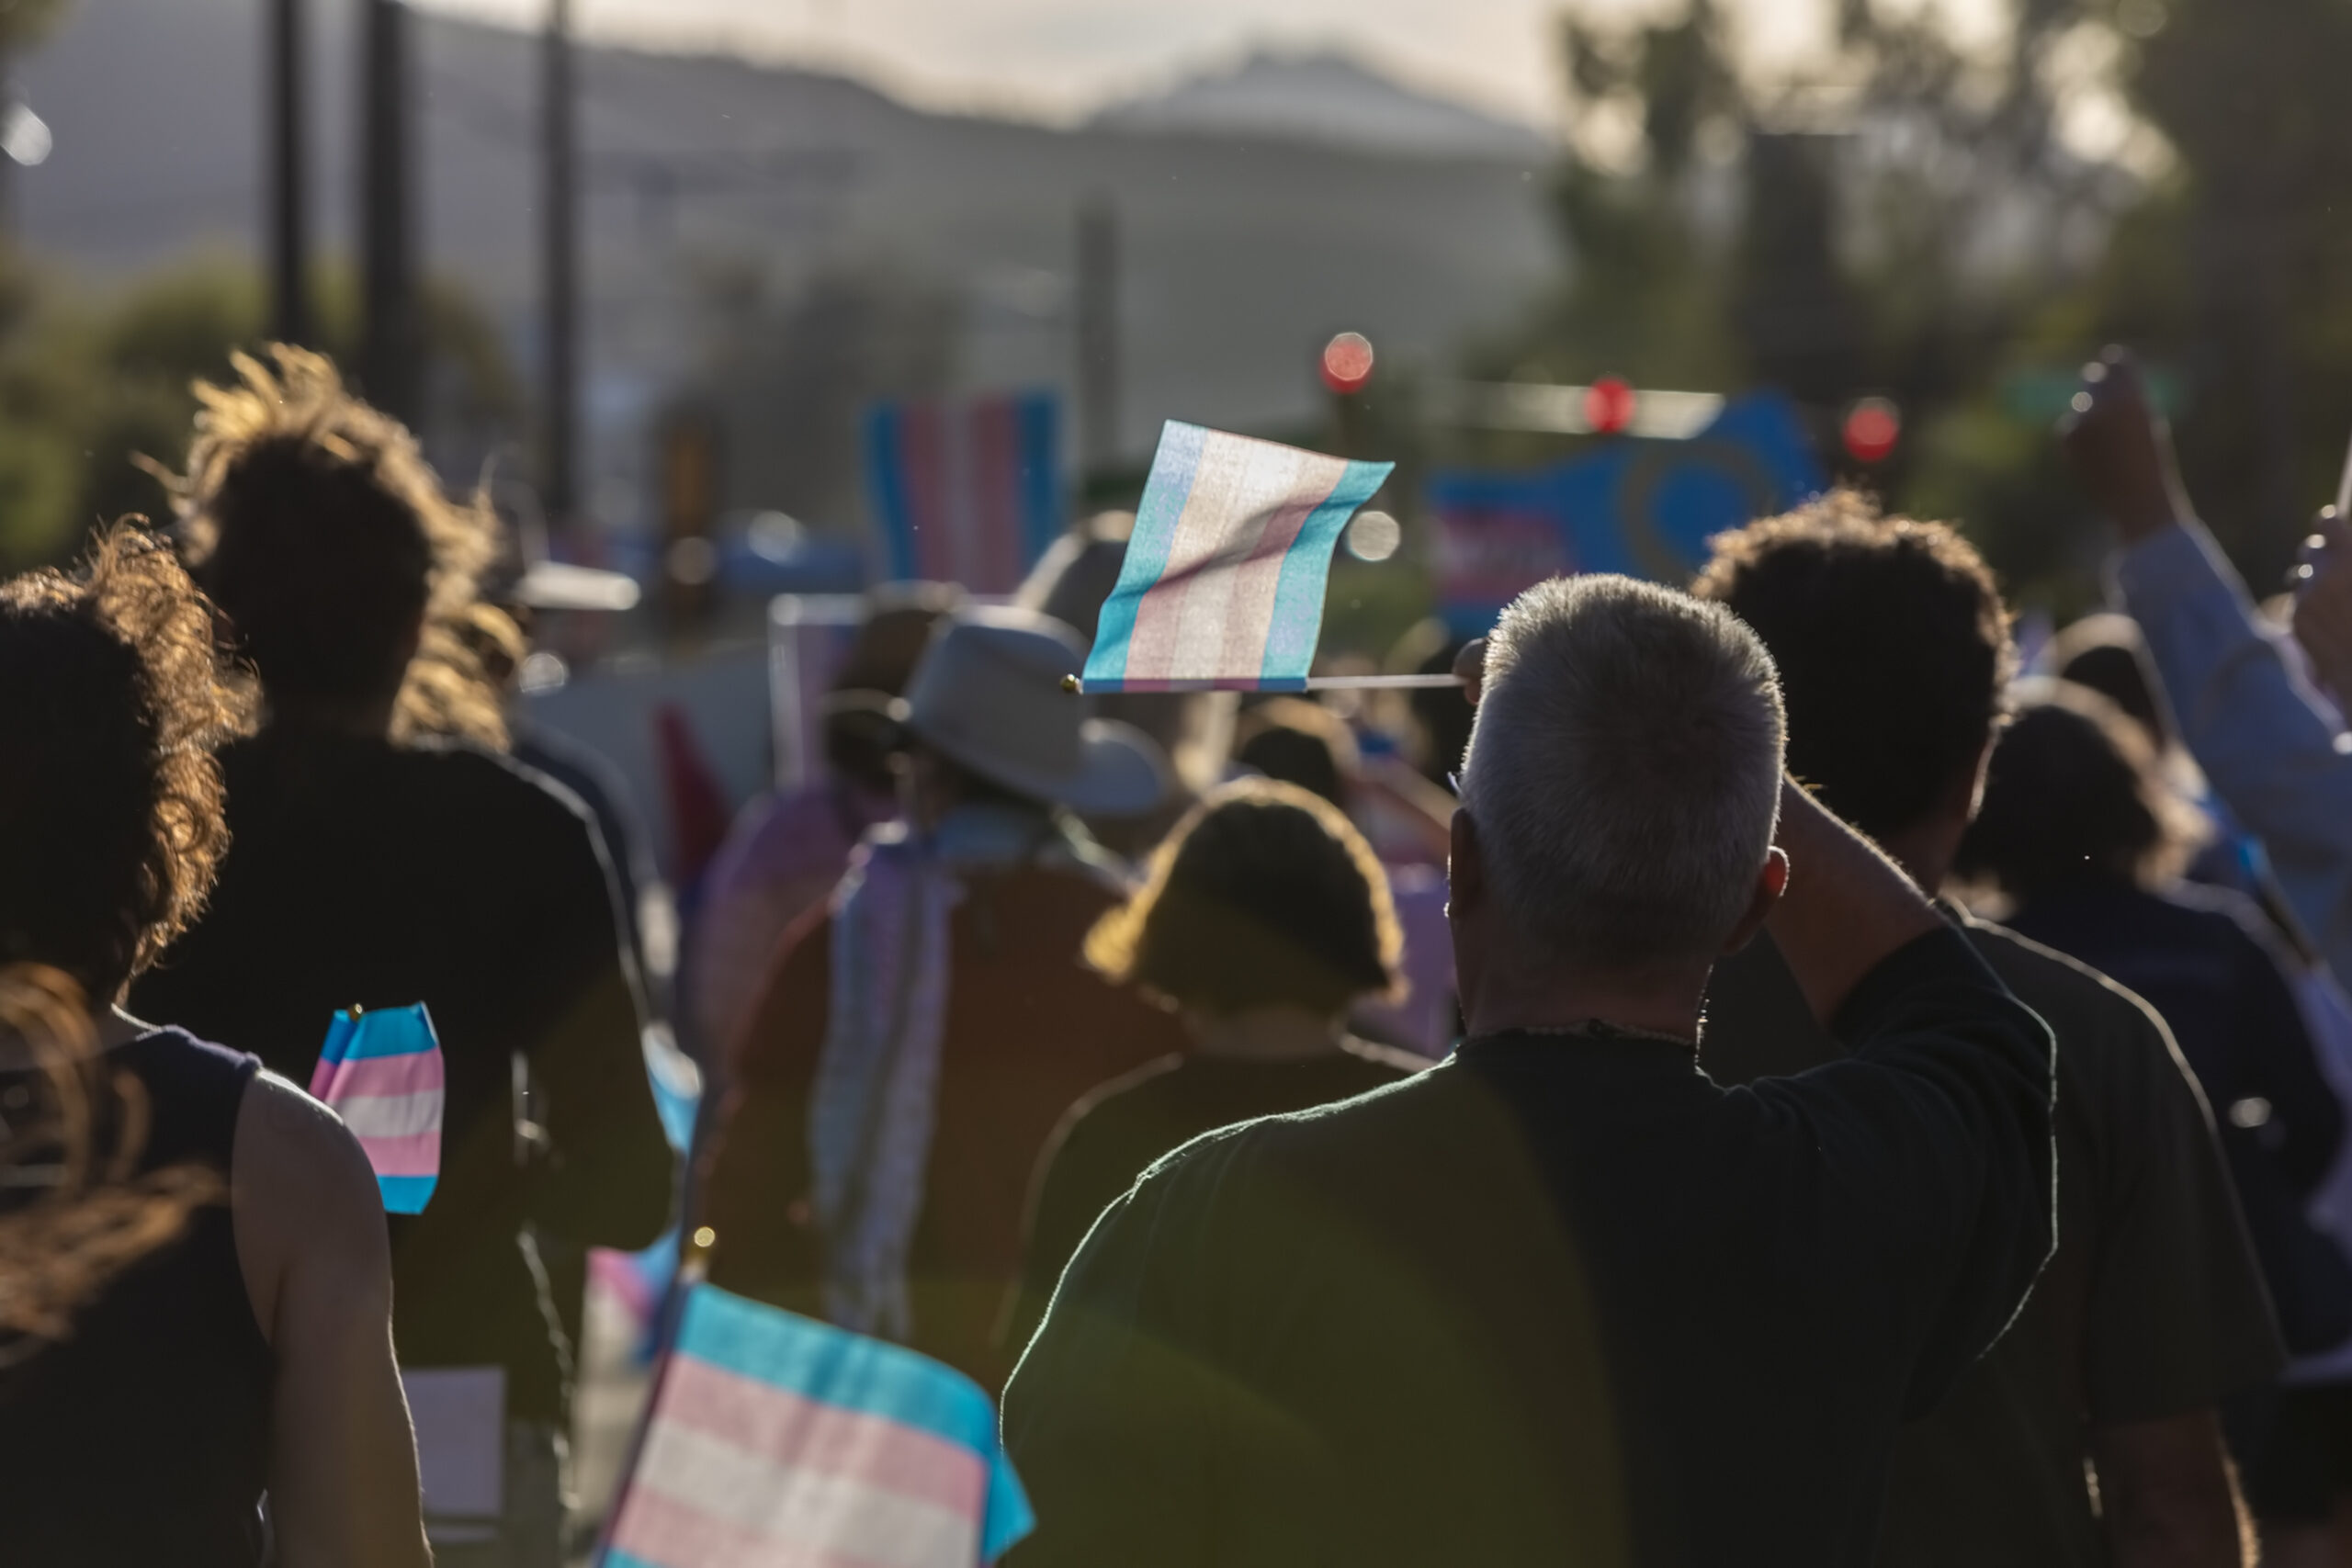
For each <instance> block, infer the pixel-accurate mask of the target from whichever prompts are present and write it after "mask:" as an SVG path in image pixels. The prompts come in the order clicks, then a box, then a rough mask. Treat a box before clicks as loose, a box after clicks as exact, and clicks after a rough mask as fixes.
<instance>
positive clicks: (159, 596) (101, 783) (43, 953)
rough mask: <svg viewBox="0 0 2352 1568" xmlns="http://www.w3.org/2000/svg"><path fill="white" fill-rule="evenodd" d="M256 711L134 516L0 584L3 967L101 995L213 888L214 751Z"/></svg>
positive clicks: (180, 577) (217, 840) (108, 996)
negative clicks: (74, 553) (76, 552)
mask: <svg viewBox="0 0 2352 1568" xmlns="http://www.w3.org/2000/svg"><path fill="white" fill-rule="evenodd" d="M249 716H250V707H249V705H248V704H247V703H246V701H245V700H244V699H243V695H242V694H241V693H240V692H239V690H238V689H237V688H236V686H235V685H234V684H233V683H232V681H231V680H230V679H229V671H228V670H227V668H226V666H225V664H224V662H223V660H222V659H221V657H220V650H219V649H218V648H217V647H216V646H215V643H214V627H213V616H212V612H211V608H210V606H209V605H208V604H206V603H205V602H204V598H203V595H202V594H200V593H198V592H197V589H196V587H195V585H194V584H193V583H191V582H190V581H188V577H187V572H186V571H185V570H182V569H181V567H180V563H179V561H178V559H177V558H175V556H174V555H173V553H172V549H171V547H170V546H169V545H168V544H167V543H165V542H164V540H163V539H161V538H159V537H157V536H155V535H153V534H152V533H149V532H147V531H146V530H144V529H143V528H141V527H138V526H134V525H130V524H128V523H126V524H123V525H118V526H116V527H113V528H110V529H107V531H105V532H104V533H102V534H100V535H99V536H98V538H97V540H96V544H95V546H94V547H92V549H91V552H90V555H89V558H88V559H87V561H86V562H85V564H84V565H83V566H82V568H81V569H80V570H77V571H74V572H73V573H71V574H68V573H65V572H58V571H37V572H32V573H29V574H28V575H26V576H23V577H19V578H16V579H14V580H12V581H8V582H6V583H0V963H38V964H49V965H51V966H52V967H54V968H57V969H60V970H62V971H63V972H64V973H65V974H67V975H69V976H73V978H74V982H75V983H76V984H77V985H79V986H80V987H82V988H83V989H84V990H85V992H87V993H88V994H89V995H90V996H92V997H94V998H97V999H99V1000H101V1001H111V1000H112V999H113V998H116V997H117V996H119V995H120V993H121V991H122V988H123V987H124V986H125V985H127V984H128V983H129V982H130V978H131V977H132V976H135V975H137V974H138V973H139V972H140V971H141V970H142V969H144V968H146V967H147V965H148V964H152V963H153V962H154V960H155V957H156V955H157V954H158V953H161V952H162V951H163V950H164V946H165V944H167V943H168V942H170V941H171V940H172V939H173V938H174V937H175V936H177V935H178V934H179V933H180V932H181V931H183V930H185V929H186V928H187V924H188V922H189V921H190V920H192V919H194V918H195V916H196V913H197V911H198V909H199V908H202V906H203V903H204V899H205V896H206V895H207V894H208V893H209V892H210V891H211V888H212V880H213V877H214V875H215V874H216V873H217V872H218V870H219V867H220V857H221V854H222V852H224V851H225V850H226V849H227V848H228V842H229V830H228V827H227V825H226V823H225V822H224V820H223V818H222V816H221V787H220V768H219V766H218V764H217V763H216V762H215V761H213V756H212V750H213V748H214V747H215V746H217V745H218V744H220V742H221V741H222V740H224V739H228V738H229V737H230V736H232V735H233V734H235V733H237V732H238V731H239V730H241V729H242V728H244V726H245V724H246V722H247V720H248V718H249Z"/></svg>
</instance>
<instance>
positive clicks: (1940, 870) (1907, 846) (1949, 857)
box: [1878, 816, 1968, 898]
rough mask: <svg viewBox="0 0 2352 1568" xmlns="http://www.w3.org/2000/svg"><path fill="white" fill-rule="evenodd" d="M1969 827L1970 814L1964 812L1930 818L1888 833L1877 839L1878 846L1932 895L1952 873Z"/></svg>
mask: <svg viewBox="0 0 2352 1568" xmlns="http://www.w3.org/2000/svg"><path fill="white" fill-rule="evenodd" d="M1967 831H1968V818H1966V817H1964V816H1954V817H1948V818H1947V817H1937V818H1929V819H1928V820H1927V821H1925V822H1918V823H1915V824H1913V825H1912V826H1910V827H1908V828H1905V829H1901V830H1900V831H1897V832H1894V833H1889V834H1887V835H1886V836H1884V837H1883V838H1882V839H1880V840H1878V847H1879V848H1880V849H1883V850H1884V851H1885V852H1887V855H1888V857H1889V858H1890V859H1892V860H1893V861H1894V863H1895V864H1897V865H1899V866H1901V867H1902V868H1903V872H1904V874H1905V875H1906V876H1908V877H1909V878H1910V879H1911V880H1912V881H1914V882H1916V883H1917V884H1918V885H1919V891H1920V892H1922V893H1924V894H1926V895H1927V896H1928V897H1930V898H1932V897H1935V896H1936V895H1937V894H1938V893H1939V892H1940V891H1941V890H1942V888H1943V885H1944V879H1945V878H1946V877H1948V876H1950V875H1951V863H1952V861H1953V859H1954V858H1955V857H1957V856H1958V855H1959V853H1960V840H1961V836H1962V834H1964V833H1966V832H1967Z"/></svg>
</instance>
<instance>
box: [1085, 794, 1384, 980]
mask: <svg viewBox="0 0 2352 1568" xmlns="http://www.w3.org/2000/svg"><path fill="white" fill-rule="evenodd" d="M1403 946H1404V942H1403V939H1402V938H1401V937H1400V936H1399V935H1398V932H1397V915H1396V910H1395V909H1394V908H1393V907H1392V906H1391V905H1390V903H1389V898H1388V878H1387V876H1386V874H1385V873H1383V872H1382V871H1381V869H1380V862H1379V861H1378V860H1377V859H1375V858H1374V855H1373V852H1372V849H1371V846H1369V845H1367V844H1366V843H1365V842H1364V841H1363V835H1361V834H1359V833H1358V832H1357V831H1356V830H1355V829H1354V828H1353V827H1352V826H1351V825H1350V823H1349V821H1348V819H1347V818H1345V817H1343V816H1341V815H1340V812H1339V811H1338V809H1337V808H1336V807H1332V806H1331V805H1329V803H1328V802H1326V801H1323V800H1321V799H1319V798H1317V796H1315V795H1309V794H1307V793H1306V791H1305V790H1303V789H1299V788H1296V787H1295V786H1294V785H1291V784H1277V783H1275V782H1274V781H1273V780H1272V779H1243V780H1240V781H1238V782H1237V783H1234V784H1226V785H1223V786H1221V787H1219V788H1218V789H1216V791H1214V792H1213V793H1211V794H1210V795H1209V796H1208V797H1207V799H1205V800H1204V801H1203V802H1202V803H1201V804H1200V805H1199V806H1197V807H1194V808H1193V811H1192V813H1191V814H1190V815H1189V816H1187V817H1186V818H1184V820H1183V821H1182V822H1181V823H1179V824H1178V825H1177V828H1176V831H1175V832H1174V833H1173V834H1171V835H1170V837H1169V840H1168V841H1167V842H1166V843H1165V844H1163V845H1161V846H1160V849H1159V852H1158V853H1157V854H1156V855H1155V856H1154V857H1153V859H1152V865H1151V875H1150V878H1149V880H1148V881H1147V882H1146V883H1145V885H1144V886H1143V888H1142V890H1141V891H1139V892H1137V893H1136V895H1135V897H1132V898H1130V899H1128V900H1127V902H1126V903H1125V904H1124V905H1122V906H1120V907H1119V908H1115V909H1114V910H1112V911H1111V912H1110V913H1109V914H1107V915H1105V916H1103V919H1101V920H1099V921H1097V922H1096V924H1095V927H1094V929H1093V931H1091V932H1089V933H1088V934H1087V938H1086V959H1087V962H1088V963H1090V964H1092V965H1093V966H1094V967H1095V968H1097V969H1099V970H1101V971H1102V972H1103V974H1104V975H1106V976H1109V977H1110V978H1112V979H1114V980H1118V981H1127V980H1132V981H1134V982H1136V984H1137V985H1140V986H1142V987H1144V988H1145V989H1147V990H1149V991H1152V992H1155V993H1157V994H1158V995H1159V996H1162V997H1165V998H1169V999H1170V1000H1171V1001H1174V1002H1175V1003H1177V1004H1178V1005H1179V1006H1182V1007H1191V1008H1198V1009H1200V1010H1203V1011H1205V1012H1213V1013H1233V1012H1240V1011H1244V1010H1249V1009H1251V1008H1261V1007H1276V1006H1283V1005H1285V1004H1287V1005H1290V1006H1294V1007H1302V1008H1306V1009H1307V1010H1311V1011H1315V1012H1319V1013H1329V1014H1337V1013H1339V1012H1340V1011H1342V1010H1345V1009H1346V1007H1347V1005H1348V1004H1349V1003H1350V1002H1351V1001H1352V1000H1353V999H1354V998H1357V997H1360V996H1363V995H1366V994H1368V993H1372V992H1381V991H1387V990H1389V989H1391V988H1392V987H1394V985H1395V984H1396V974H1397V956H1398V954H1399V953H1400V952H1401V951H1402V950H1403Z"/></svg>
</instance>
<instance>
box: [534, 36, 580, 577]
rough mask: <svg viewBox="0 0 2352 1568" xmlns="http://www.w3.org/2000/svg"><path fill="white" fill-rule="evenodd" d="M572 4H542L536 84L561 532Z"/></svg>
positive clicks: (572, 286) (565, 503) (575, 248)
mask: <svg viewBox="0 0 2352 1568" xmlns="http://www.w3.org/2000/svg"><path fill="white" fill-rule="evenodd" d="M573 92H574V84H573V80H572V58H571V0H548V21H547V34H546V38H545V39H544V41H543V48H542V56H541V79H540V95H541V101H540V110H541V114H542V117H543V118H542V122H541V127H540V130H541V135H542V137H543V146H542V149H541V151H542V155H543V157H544V179H545V187H546V188H545V189H544V190H543V191H542V193H541V197H540V204H541V217H542V220H543V221H544V223H545V229H544V232H543V234H542V238H541V244H542V247H543V250H542V254H541V265H542V266H543V268H544V274H543V278H542V287H543V289H544V298H543V299H542V301H541V303H542V306H543V308H544V310H545V311H546V318H545V321H544V322H543V323H542V331H543V333H544V336H545V338H546V348H545V355H546V358H545V372H546V377H547V381H546V386H545V389H544V398H545V402H546V408H545V411H544V415H543V417H544V419H545V421H546V424H545V435H544V446H543V448H542V452H541V461H542V463H543V465H544V471H543V472H542V473H541V475H540V479H539V483H540V491H541V495H542V503H543V505H544V506H545V508H546V511H547V516H548V523H549V524H550V525H552V527H553V528H554V529H556V530H557V531H559V532H560V531H561V530H563V529H565V528H567V527H569V526H571V525H572V524H573V523H574V522H575V521H576V517H575V513H576V512H577V509H578V496H577V494H576V492H575V491H574V484H575V481H576V475H575V473H574V461H575V458H574V445H575V442H576V439H577V422H578V418H579V380H580V365H579V352H580V344H579V333H580V300H579V291H580V272H579V269H580V223H579V211H578V205H577V202H578V193H579V185H578V175H577V169H576V158H577V149H576V146H575V142H574V138H575V136H576V135H577V129H578V128H577V123H576V117H575V112H574V103H573Z"/></svg>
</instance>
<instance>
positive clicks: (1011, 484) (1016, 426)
mask: <svg viewBox="0 0 2352 1568" xmlns="http://www.w3.org/2000/svg"><path fill="white" fill-rule="evenodd" d="M1059 419H1060V412H1059V404H1058V403H1057V401H1056V400H1055V398H1054V395H1053V394H1052V393H1051V392H1013V393H1001V394H996V395H993V396H988V397H978V398H965V399H955V400H935V401H928V402H907V403H883V404H880V405H878V406H876V408H875V409H874V410H873V411H872V412H869V413H868V414H867V415H866V417H865V468H866V489H867V491H868V492H869V494H870V496H871V499H872V501H873V505H874V516H875V521H876V523H877V524H878V525H880V528H881V544H882V554H883V565H884V567H885V569H886V570H887V572H888V575H889V576H890V577H892V578H894V579H897V580H899V581H909V580H913V579H922V580H923V581H932V582H958V583H961V584H963V585H964V586H965V587H966V588H967V589H969V590H970V591H971V592H975V593H1010V592H1012V591H1013V590H1014V589H1016V588H1018V587H1020V586H1021V580H1022V579H1023V577H1025V576H1027V575H1028V571H1029V569H1030V567H1032V566H1034V565H1035V564H1036V560H1037V558H1038V557H1039V556H1042V555H1044V554H1045V553H1046V547H1047V546H1049V545H1051V544H1052V543H1053V542H1054V539H1055V536H1057V535H1058V534H1060V533H1061V531H1062V475H1061V458H1060V455H1059V451H1058V446H1057V431H1058V426H1059Z"/></svg>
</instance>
